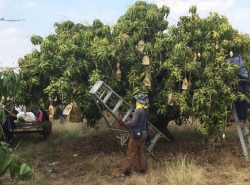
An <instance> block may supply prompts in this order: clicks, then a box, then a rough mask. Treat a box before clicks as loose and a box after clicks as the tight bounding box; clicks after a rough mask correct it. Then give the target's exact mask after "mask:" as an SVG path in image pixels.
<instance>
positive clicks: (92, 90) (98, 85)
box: [89, 81, 103, 94]
mask: <svg viewBox="0 0 250 185" xmlns="http://www.w3.org/2000/svg"><path fill="white" fill-rule="evenodd" d="M102 84H103V81H97V82H96V83H95V85H94V86H93V87H92V88H91V89H90V91H89V93H90V94H96V92H97V91H98V90H99V89H100V87H101V86H102Z"/></svg>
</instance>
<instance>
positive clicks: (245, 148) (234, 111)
mask: <svg viewBox="0 0 250 185" xmlns="http://www.w3.org/2000/svg"><path fill="white" fill-rule="evenodd" d="M232 112H233V115H234V118H235V125H236V128H237V132H238V135H239V138H240V143H241V147H242V149H243V154H244V156H245V159H246V161H248V162H249V161H250V160H249V156H248V148H249V147H247V146H246V143H245V140H244V137H243V134H242V129H241V127H240V121H239V118H238V115H237V112H236V109H235V105H234V104H233V106H232ZM245 124H246V123H244V127H245ZM245 128H246V127H245Z"/></svg>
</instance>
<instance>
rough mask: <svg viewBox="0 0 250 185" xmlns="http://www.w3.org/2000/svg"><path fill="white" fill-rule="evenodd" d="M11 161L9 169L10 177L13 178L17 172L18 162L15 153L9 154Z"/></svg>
mask: <svg viewBox="0 0 250 185" xmlns="http://www.w3.org/2000/svg"><path fill="white" fill-rule="evenodd" d="M10 158H11V163H10V165H9V169H10V177H11V178H14V177H15V175H16V174H18V171H19V168H20V166H19V163H18V157H17V156H16V155H15V154H11V155H10Z"/></svg>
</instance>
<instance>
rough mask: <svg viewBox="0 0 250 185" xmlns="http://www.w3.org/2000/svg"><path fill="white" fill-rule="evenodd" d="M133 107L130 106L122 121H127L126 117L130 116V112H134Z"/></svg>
mask: <svg viewBox="0 0 250 185" xmlns="http://www.w3.org/2000/svg"><path fill="white" fill-rule="evenodd" d="M133 110H134V109H133V108H130V109H129V110H128V111H127V112H126V114H125V115H124V117H123V118H122V121H126V119H127V118H128V117H129V116H130V114H131V113H132V112H133Z"/></svg>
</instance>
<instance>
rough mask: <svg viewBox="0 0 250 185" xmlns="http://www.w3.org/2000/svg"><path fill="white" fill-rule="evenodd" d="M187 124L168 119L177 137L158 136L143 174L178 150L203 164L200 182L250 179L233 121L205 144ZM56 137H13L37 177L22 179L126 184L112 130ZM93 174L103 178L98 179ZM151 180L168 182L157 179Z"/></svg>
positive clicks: (176, 154) (120, 151) (245, 181)
mask: <svg viewBox="0 0 250 185" xmlns="http://www.w3.org/2000/svg"><path fill="white" fill-rule="evenodd" d="M185 127H189V126H185V125H184V126H181V127H179V126H174V125H172V128H171V125H170V130H171V132H172V133H173V135H174V137H175V138H176V140H175V141H171V142H169V141H167V140H165V139H160V140H159V141H158V142H157V144H156V145H155V147H154V154H155V156H156V157H157V158H158V159H159V161H155V160H154V159H152V158H151V157H150V156H149V155H148V154H147V158H148V164H149V167H148V172H149V173H148V176H146V178H151V177H150V175H152V174H155V173H160V172H157V170H156V169H158V170H159V169H160V166H161V164H170V163H171V162H175V161H178V159H179V158H180V157H181V156H182V157H185V158H186V159H188V160H190V161H194V163H195V164H196V165H197V166H200V167H202V169H203V170H204V175H203V177H202V178H204V179H201V180H202V182H204V183H200V184H211V185H212V184H250V163H247V162H246V161H245V158H244V156H243V151H242V148H241V145H240V141H239V138H238V135H237V132H236V128H235V126H234V125H232V126H231V127H228V128H227V129H226V139H225V140H224V145H220V146H214V148H211V147H208V145H207V143H206V142H204V139H203V138H202V137H196V136H194V133H190V132H188V131H187V130H188V128H187V129H185ZM179 128H181V130H178V129H179ZM90 133H91V134H90ZM58 138H59V135H55V136H53V137H52V138H51V139H50V140H49V141H45V142H44V141H43V138H42V136H39V135H37V134H30V135H26V136H22V135H20V136H17V137H16V142H18V141H20V140H22V143H21V144H20V146H18V148H17V150H16V153H17V154H18V155H20V156H21V157H22V158H26V160H27V161H28V163H29V164H30V165H31V166H35V168H34V171H35V174H36V175H35V176H36V179H35V181H33V182H31V181H28V182H21V183H20V184H48V185H49V184H101V182H103V183H102V184H126V183H125V182H124V180H122V181H121V180H120V179H119V175H120V174H121V173H122V171H123V167H124V165H123V162H124V159H125V151H126V146H124V147H121V146H120V144H119V141H118V140H116V139H114V135H113V134H112V132H111V131H102V132H100V131H99V130H98V131H96V130H95V129H92V130H89V134H88V135H84V136H81V137H75V138H74V137H72V138H69V137H68V138H66V137H65V139H62V138H61V137H60V138H61V139H60V140H59V139H58ZM26 145H27V146H26ZM23 149H25V150H27V151H26V153H25V152H24V151H23ZM28 150H31V151H30V152H28ZM27 157H28V158H27ZM154 170H155V171H154ZM135 171H136V167H135ZM177 173H178V172H177ZM95 178H102V181H100V180H99V181H97V179H95ZM91 179H92V180H91ZM148 182H149V181H148ZM0 184H4V185H5V184H11V182H10V180H9V179H8V175H6V176H5V177H3V178H0ZM128 184H133V183H128ZM149 184H150V183H149ZM155 184H168V183H166V182H163V181H162V180H158V183H155ZM198 184H199V183H198Z"/></svg>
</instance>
